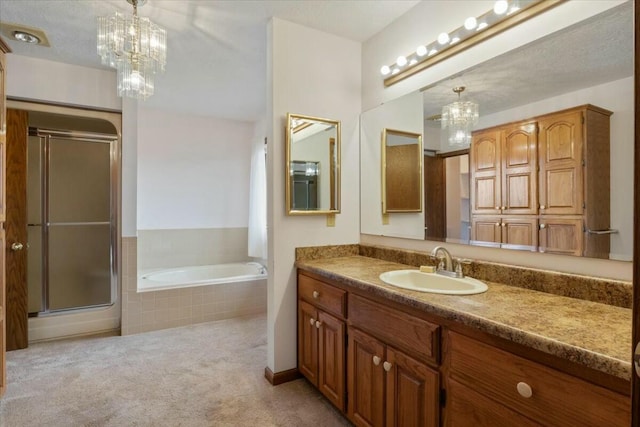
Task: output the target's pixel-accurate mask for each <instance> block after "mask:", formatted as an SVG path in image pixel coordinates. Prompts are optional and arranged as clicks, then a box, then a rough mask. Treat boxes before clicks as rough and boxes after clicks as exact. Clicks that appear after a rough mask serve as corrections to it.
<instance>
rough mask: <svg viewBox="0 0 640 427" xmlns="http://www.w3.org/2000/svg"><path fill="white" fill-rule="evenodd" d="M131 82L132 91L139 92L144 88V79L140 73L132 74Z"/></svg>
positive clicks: (133, 72) (134, 72)
mask: <svg viewBox="0 0 640 427" xmlns="http://www.w3.org/2000/svg"><path fill="white" fill-rule="evenodd" d="M129 81H130V82H131V89H133V90H136V91H138V90H141V89H142V88H143V87H144V78H143V77H142V76H141V75H140V73H139V72H138V71H132V72H131V78H130V80H129Z"/></svg>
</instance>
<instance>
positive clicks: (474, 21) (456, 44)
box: [380, 0, 566, 87]
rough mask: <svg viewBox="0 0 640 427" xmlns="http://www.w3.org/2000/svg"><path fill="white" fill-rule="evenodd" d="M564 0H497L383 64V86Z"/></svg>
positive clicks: (391, 83) (410, 74)
mask: <svg viewBox="0 0 640 427" xmlns="http://www.w3.org/2000/svg"><path fill="white" fill-rule="evenodd" d="M565 1H566V0H509V1H507V0H499V1H496V3H495V5H494V7H493V9H492V10H490V11H488V12H486V13H484V14H482V15H480V16H479V17H477V18H476V17H473V16H471V17H469V18H467V19H466V20H465V21H464V24H463V25H462V26H461V27H458V28H456V29H455V30H453V31H451V32H448V33H444V32H443V33H440V34H439V35H438V37H437V39H436V40H434V41H432V42H430V43H427V44H424V45H420V46H418V47H417V48H416V50H415V52H412V53H410V54H409V55H406V56H399V57H398V58H397V59H396V61H395V62H394V63H393V64H389V65H383V66H382V67H381V68H380V74H382V76H383V78H384V85H385V86H386V87H388V86H391V85H393V84H395V83H398V82H399V81H401V80H404V79H406V78H407V77H410V76H412V75H413V74H416V73H418V72H420V71H422V70H424V69H426V68H428V67H430V66H432V65H434V64H436V63H438V62H440V61H442V60H444V59H447V58H449V57H451V56H453V55H455V54H456V53H459V52H462V51H463V50H465V49H467V48H469V47H471V46H473V45H475V44H476V43H479V42H481V41H484V40H486V39H488V38H490V37H493V36H494V35H496V34H499V33H501V32H502V31H504V30H507V29H509V28H511V27H513V26H515V25H517V24H519V23H521V22H524V21H526V20H528V19H530V18H533V17H534V16H536V15H538V14H540V13H542V12H545V11H547V10H549V9H551V8H553V7H555V6H557V5H559V4H560V3H563V2H565Z"/></svg>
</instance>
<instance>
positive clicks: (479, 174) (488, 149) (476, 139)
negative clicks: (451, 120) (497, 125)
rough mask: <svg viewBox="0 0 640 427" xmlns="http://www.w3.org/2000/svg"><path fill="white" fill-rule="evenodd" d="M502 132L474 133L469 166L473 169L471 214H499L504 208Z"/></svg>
mask: <svg viewBox="0 0 640 427" xmlns="http://www.w3.org/2000/svg"><path fill="white" fill-rule="evenodd" d="M500 146H501V144H500V131H498V130H495V129H493V130H488V131H482V132H477V133H474V135H473V141H472V143H471V150H470V153H469V155H470V160H469V166H470V169H471V213H473V214H499V213H500V212H501V210H500V208H501V206H502V194H501V182H500V173H501V171H500V168H501V161H500V156H501V153H500Z"/></svg>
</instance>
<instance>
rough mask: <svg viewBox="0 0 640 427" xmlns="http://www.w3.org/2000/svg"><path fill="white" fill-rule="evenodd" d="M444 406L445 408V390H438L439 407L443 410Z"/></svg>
mask: <svg viewBox="0 0 640 427" xmlns="http://www.w3.org/2000/svg"><path fill="white" fill-rule="evenodd" d="M445 406H447V390H445V389H441V390H440V407H441V408H444V407H445Z"/></svg>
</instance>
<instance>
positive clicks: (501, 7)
mask: <svg viewBox="0 0 640 427" xmlns="http://www.w3.org/2000/svg"><path fill="white" fill-rule="evenodd" d="M508 8H509V2H508V1H507V0H498V1H497V2H496V4H495V5H494V6H493V11H494V12H495V13H496V15H502V14H503V13H505V12H506V11H507V9H508Z"/></svg>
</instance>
